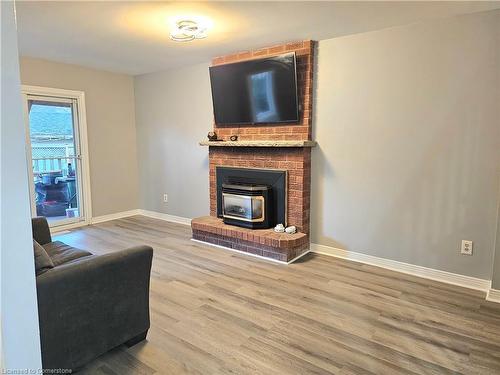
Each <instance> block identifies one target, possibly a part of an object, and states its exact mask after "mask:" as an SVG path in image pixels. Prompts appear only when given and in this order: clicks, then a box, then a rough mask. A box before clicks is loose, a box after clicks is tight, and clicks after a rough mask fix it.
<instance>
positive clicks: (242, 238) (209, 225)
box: [191, 216, 309, 262]
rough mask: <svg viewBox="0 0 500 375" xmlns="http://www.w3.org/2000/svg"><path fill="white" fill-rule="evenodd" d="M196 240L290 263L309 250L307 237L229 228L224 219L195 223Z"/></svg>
mask: <svg viewBox="0 0 500 375" xmlns="http://www.w3.org/2000/svg"><path fill="white" fill-rule="evenodd" d="M191 227H192V229H193V238H194V239H197V240H200V241H205V242H210V243H213V244H215V245H219V246H225V247H228V248H230V249H235V250H240V251H245V252H247V253H251V254H255V255H260V256H264V257H267V258H272V259H276V260H280V261H282V262H289V261H291V260H292V259H294V258H296V257H297V256H299V255H300V254H302V253H303V252H304V251H305V250H307V249H308V248H309V238H308V236H307V235H306V234H305V233H295V234H287V233H275V232H274V230H272V229H247V228H240V227H235V226H233V225H226V224H224V223H223V222H222V219H219V218H216V217H213V216H203V217H199V218H196V219H193V220H192V222H191Z"/></svg>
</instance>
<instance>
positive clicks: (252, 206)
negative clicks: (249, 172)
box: [222, 193, 265, 222]
mask: <svg viewBox="0 0 500 375" xmlns="http://www.w3.org/2000/svg"><path fill="white" fill-rule="evenodd" d="M264 211H265V210H264V197H262V196H248V195H239V194H229V193H222V215H223V216H224V217H227V218H230V219H237V220H242V221H249V222H261V221H264V219H265V212H264Z"/></svg>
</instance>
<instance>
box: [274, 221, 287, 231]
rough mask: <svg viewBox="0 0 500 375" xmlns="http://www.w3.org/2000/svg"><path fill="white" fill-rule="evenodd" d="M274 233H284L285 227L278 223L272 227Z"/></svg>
mask: <svg viewBox="0 0 500 375" xmlns="http://www.w3.org/2000/svg"><path fill="white" fill-rule="evenodd" d="M274 231H275V232H277V233H283V232H284V231H285V226H284V225H283V224H281V223H280V224H278V225H276V226H275V227H274Z"/></svg>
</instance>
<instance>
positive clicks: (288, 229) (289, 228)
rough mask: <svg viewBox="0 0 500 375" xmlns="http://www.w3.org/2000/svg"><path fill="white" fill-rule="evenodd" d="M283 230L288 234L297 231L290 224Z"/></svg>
mask: <svg viewBox="0 0 500 375" xmlns="http://www.w3.org/2000/svg"><path fill="white" fill-rule="evenodd" d="M285 232H287V233H288V234H294V233H296V232H297V228H296V227H295V226H294V225H292V226H290V227H286V229H285Z"/></svg>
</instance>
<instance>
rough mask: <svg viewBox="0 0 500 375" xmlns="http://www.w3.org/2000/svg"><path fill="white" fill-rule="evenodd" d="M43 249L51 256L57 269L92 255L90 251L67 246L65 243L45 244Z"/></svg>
mask: <svg viewBox="0 0 500 375" xmlns="http://www.w3.org/2000/svg"><path fill="white" fill-rule="evenodd" d="M43 247H44V248H45V250H46V251H47V254H49V257H50V259H52V262H53V263H54V266H56V267H57V266H59V265H61V264H65V263H68V262H71V261H73V260H75V259H79V258H83V257H87V256H89V255H92V253H90V252H88V251H85V250H82V249H77V248H76V247H72V246H69V245H66V244H65V243H64V242H61V241H54V242H49V243H48V244H45V245H44V246H43Z"/></svg>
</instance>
